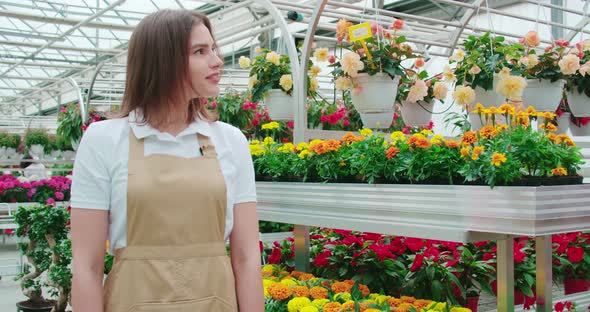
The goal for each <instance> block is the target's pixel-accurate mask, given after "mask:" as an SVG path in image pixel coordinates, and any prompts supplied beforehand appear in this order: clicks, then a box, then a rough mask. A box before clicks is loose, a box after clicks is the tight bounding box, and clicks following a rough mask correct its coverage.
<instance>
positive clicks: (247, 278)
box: [230, 202, 264, 312]
mask: <svg viewBox="0 0 590 312" xmlns="http://www.w3.org/2000/svg"><path fill="white" fill-rule="evenodd" d="M258 239H259V237H258V213H257V212H256V203H255V202H248V203H240V204H235V205H234V227H233V229H232V233H231V235H230V244H231V263H232V267H233V270H234V275H235V278H236V293H237V296H238V306H239V311H240V312H262V311H264V290H263V288H262V277H261V273H260V266H261V264H260V247H259V244H258Z"/></svg>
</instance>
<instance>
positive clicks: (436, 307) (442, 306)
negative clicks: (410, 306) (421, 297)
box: [433, 302, 447, 311]
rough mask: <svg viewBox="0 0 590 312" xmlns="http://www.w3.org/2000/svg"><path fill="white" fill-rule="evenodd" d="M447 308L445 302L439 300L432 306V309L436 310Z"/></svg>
mask: <svg viewBox="0 0 590 312" xmlns="http://www.w3.org/2000/svg"><path fill="white" fill-rule="evenodd" d="M446 308H447V303H446V302H439V303H437V304H436V305H435V306H434V308H433V309H434V310H437V311H444V310H445V309H446Z"/></svg>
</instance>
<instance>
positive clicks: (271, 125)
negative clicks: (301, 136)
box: [261, 121, 281, 130]
mask: <svg viewBox="0 0 590 312" xmlns="http://www.w3.org/2000/svg"><path fill="white" fill-rule="evenodd" d="M280 127H281V125H279V123H278V122H276V121H271V122H268V123H265V124H263V125H262V127H261V128H262V130H273V129H278V128H280Z"/></svg>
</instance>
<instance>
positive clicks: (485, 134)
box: [479, 125, 498, 139]
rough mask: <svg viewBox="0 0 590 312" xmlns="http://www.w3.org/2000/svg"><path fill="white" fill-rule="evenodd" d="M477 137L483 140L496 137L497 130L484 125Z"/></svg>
mask: <svg viewBox="0 0 590 312" xmlns="http://www.w3.org/2000/svg"><path fill="white" fill-rule="evenodd" d="M479 135H480V136H481V137H482V138H485V139H489V138H493V137H495V136H496V135H498V130H497V129H496V128H495V127H494V126H491V125H486V126H484V127H483V128H481V129H480V130H479Z"/></svg>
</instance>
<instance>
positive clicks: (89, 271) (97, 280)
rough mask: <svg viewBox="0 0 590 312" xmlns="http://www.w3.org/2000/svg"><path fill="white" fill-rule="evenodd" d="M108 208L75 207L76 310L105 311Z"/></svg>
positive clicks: (72, 218)
mask: <svg viewBox="0 0 590 312" xmlns="http://www.w3.org/2000/svg"><path fill="white" fill-rule="evenodd" d="M108 216H109V211H108V210H97V209H76V208H72V215H71V226H72V256H73V271H74V276H73V279H72V307H73V310H74V311H84V312H103V311H104V306H103V304H104V303H103V287H102V282H103V276H104V256H105V251H106V245H105V243H106V240H107V232H108Z"/></svg>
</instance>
